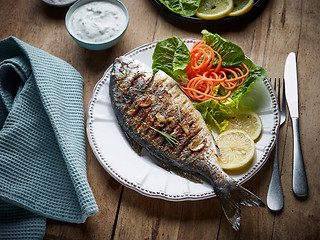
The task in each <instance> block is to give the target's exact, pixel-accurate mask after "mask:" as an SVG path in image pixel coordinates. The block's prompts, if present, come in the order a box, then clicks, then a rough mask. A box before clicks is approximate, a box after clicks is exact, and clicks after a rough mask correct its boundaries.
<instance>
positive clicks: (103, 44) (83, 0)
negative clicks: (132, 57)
mask: <svg viewBox="0 0 320 240" xmlns="http://www.w3.org/2000/svg"><path fill="white" fill-rule="evenodd" d="M91 2H108V3H111V4H113V5H116V6H118V7H120V9H121V10H122V11H123V13H124V15H125V19H119V20H118V21H125V24H124V27H123V28H122V29H121V31H120V32H119V33H118V34H116V35H115V36H113V37H112V38H109V39H107V40H105V41H99V42H94V40H92V41H88V40H84V39H81V38H80V37H79V36H77V34H76V33H75V31H73V29H72V27H71V23H70V20H71V17H72V14H74V12H75V11H76V10H77V9H78V8H79V7H81V6H83V5H84V4H87V3H91ZM65 24H66V28H67V30H68V32H69V34H70V36H71V37H72V38H73V39H74V40H75V41H76V42H77V43H78V44H79V45H81V46H82V47H84V48H87V49H90V50H105V49H108V48H110V47H112V46H114V45H115V44H116V43H118V42H119V40H120V39H121V38H122V36H123V35H124V33H125V31H126V30H127V27H128V25H129V13H128V10H127V8H126V7H125V5H124V4H123V3H122V2H121V1H119V0H103V1H101V0H100V1H97V0H79V1H77V2H76V3H74V4H73V5H72V6H71V7H70V8H69V10H68V12H67V14H66V17H65Z"/></svg>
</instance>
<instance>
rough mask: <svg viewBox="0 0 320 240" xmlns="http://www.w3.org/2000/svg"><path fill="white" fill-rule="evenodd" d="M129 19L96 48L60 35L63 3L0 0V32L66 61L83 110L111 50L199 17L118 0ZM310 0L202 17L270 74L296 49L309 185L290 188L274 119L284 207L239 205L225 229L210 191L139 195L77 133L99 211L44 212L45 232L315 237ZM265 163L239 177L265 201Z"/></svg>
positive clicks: (318, 213)
mask: <svg viewBox="0 0 320 240" xmlns="http://www.w3.org/2000/svg"><path fill="white" fill-rule="evenodd" d="M123 3H124V4H125V5H126V7H127V8H128V11H129V14H130V23H129V27H128V30H127V32H126V34H125V36H124V37H123V39H122V40H121V41H120V42H119V43H118V44H117V45H116V46H115V47H113V48H111V49H109V50H105V51H99V52H94V51H89V50H86V49H83V48H82V47H80V46H79V45H77V44H76V43H75V42H74V41H73V40H72V39H71V37H70V36H69V35H68V33H67V31H66V28H65V25H64V17H65V14H66V12H67V9H68V8H54V7H50V6H48V5H46V4H44V3H43V2H41V1H39V0H15V1H7V0H0V6H1V10H0V38H1V39H3V38H6V37H9V36H16V37H18V38H19V39H21V40H23V41H25V42H27V43H29V44H31V45H33V46H35V47H38V48H41V49H43V50H45V51H47V52H49V53H51V54H53V55H55V56H57V57H59V58H61V59H63V60H65V61H66V62H68V63H70V64H71V65H73V66H74V67H75V68H76V69H77V70H78V71H79V72H80V73H81V75H82V77H83V79H84V89H83V99H84V110H85V111H86V110H87V105H88V102H89V100H90V98H91V95H92V90H93V88H94V86H95V84H96V83H97V82H98V80H99V79H100V78H101V77H102V76H103V73H104V71H105V70H106V69H107V68H108V66H110V64H111V63H112V62H113V60H114V58H115V57H116V56H119V55H122V54H125V53H126V52H128V51H130V50H132V49H133V48H136V47H138V46H140V45H143V44H146V43H149V42H152V41H156V40H161V39H164V38H167V37H171V36H174V35H176V36H179V37H181V38H200V37H201V36H200V31H201V30H202V29H203V28H204V26H201V25H199V26H194V25H188V24H181V23H177V22H175V21H173V20H172V19H170V18H168V17H167V16H166V15H164V14H162V13H160V12H159V11H158V9H157V8H155V6H154V4H153V3H152V1H148V0H137V1H131V0H123ZM319 23H320V1H318V0H310V1H303V0H292V1H289V0H270V1H269V2H268V4H267V6H266V8H265V9H264V10H263V12H262V13H261V14H260V15H259V16H257V17H255V18H254V19H252V20H251V21H247V22H239V23H234V24H233V25H231V26H205V28H207V29H208V30H209V31H211V32H217V33H219V34H220V35H221V36H223V37H224V38H226V39H228V40H231V41H233V42H235V43H237V44H238V45H239V46H241V47H242V49H243V50H244V52H245V53H246V54H247V56H249V57H250V58H251V59H252V60H253V61H254V62H256V63H257V64H259V65H261V66H263V67H264V68H265V69H266V70H267V71H268V73H269V77H270V78H283V68H284V63H285V60H286V57H287V55H288V53H289V52H291V51H293V52H295V53H296V54H297V63H298V77H299V101H300V102H299V105H300V131H301V141H302V151H303V154H304V159H305V165H306V171H307V175H308V181H309V195H308V197H306V198H297V197H295V196H294V195H293V192H292V179H291V178H292V151H293V146H292V124H291V120H290V118H289V115H288V120H287V122H286V123H285V124H284V126H283V127H281V129H280V133H279V139H280V146H279V148H280V166H281V180H282V184H283V189H284V200H285V203H284V209H283V210H282V211H281V212H280V213H277V214H275V213H272V212H270V211H269V210H268V209H267V208H264V209H260V208H249V207H243V208H242V220H241V228H240V230H239V231H238V232H236V231H234V230H233V229H232V228H231V226H230V224H229V223H228V222H227V220H226V219H225V217H224V216H223V213H222V210H221V207H220V205H219V203H218V200H217V199H216V198H212V199H207V200H201V201H186V202H169V201H164V200H160V199H153V198H148V197H145V196H143V195H141V194H139V193H137V192H135V191H134V190H131V189H128V188H125V187H123V186H121V185H120V184H119V183H118V182H117V181H116V180H114V179H113V178H112V177H111V176H110V175H109V174H108V173H107V172H106V171H105V170H104V169H103V168H102V167H101V165H100V164H99V163H98V161H97V160H96V158H95V156H94V154H93V152H92V150H91V148H90V146H89V144H88V143H87V171H88V179H89V184H90V186H91V188H92V191H93V193H94V196H95V198H96V201H97V203H98V206H99V213H98V214H96V215H95V216H92V217H89V218H88V219H87V221H86V222H85V223H83V224H70V223H63V222H59V221H54V220H48V221H47V232H46V236H45V239H70V240H71V239H72V240H73V239H319V235H320V207H319V198H320V184H319V172H320V164H319V159H318V158H319V156H320V148H319V147H318V144H319V141H320V127H319V126H320V121H319V115H320V97H319V89H320V81H319V77H318V74H317V73H318V72H319V67H318V65H319V57H320V50H319V49H320V48H319V39H320V27H319ZM273 156H274V153H272V154H271V156H270V159H269V161H268V162H267V163H266V165H265V166H264V167H263V168H262V169H261V170H260V171H259V172H258V173H257V174H256V175H255V176H254V177H253V178H252V179H251V180H250V181H248V182H247V183H245V184H244V186H245V187H246V188H248V189H249V190H250V191H252V192H254V193H256V194H257V195H259V196H260V197H261V198H262V199H263V200H264V201H265V202H266V196H267V190H268V185H269V181H270V178H271V172H272V159H273Z"/></svg>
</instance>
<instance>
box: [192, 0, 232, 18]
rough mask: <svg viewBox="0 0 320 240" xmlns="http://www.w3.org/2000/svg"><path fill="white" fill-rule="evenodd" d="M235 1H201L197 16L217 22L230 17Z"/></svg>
mask: <svg viewBox="0 0 320 240" xmlns="http://www.w3.org/2000/svg"><path fill="white" fill-rule="evenodd" d="M232 9H233V0H201V2H200V6H199V8H198V11H197V13H196V16H197V17H199V18H203V19H206V20H216V19H220V18H223V17H226V16H228V15H229V13H230V12H231V11H232Z"/></svg>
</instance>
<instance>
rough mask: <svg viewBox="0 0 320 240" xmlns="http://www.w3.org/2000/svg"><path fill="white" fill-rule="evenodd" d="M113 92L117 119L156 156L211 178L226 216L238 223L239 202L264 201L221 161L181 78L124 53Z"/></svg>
mask: <svg viewBox="0 0 320 240" xmlns="http://www.w3.org/2000/svg"><path fill="white" fill-rule="evenodd" d="M109 89H110V90H109V94H110V98H111V102H112V106H113V110H114V112H115V115H116V117H117V120H118V122H119V124H120V126H121V128H122V129H123V131H124V132H125V133H126V135H127V136H129V137H130V138H131V139H133V140H134V141H135V142H136V143H137V144H139V145H141V146H142V147H143V148H145V149H146V150H148V151H149V152H150V153H151V154H152V155H154V156H155V157H156V158H157V159H159V160H160V161H162V162H163V163H164V164H166V165H168V166H173V167H176V168H178V169H180V170H181V171H183V172H186V173H188V174H191V175H194V176H197V177H200V178H201V179H203V180H204V181H206V182H208V183H210V184H211V185H212V187H213V190H214V192H215V194H216V196H217V198H218V199H219V202H220V204H221V206H222V209H223V211H224V213H225V216H226V218H227V219H228V221H229V222H230V223H231V224H232V226H233V228H234V229H236V230H238V229H239V226H240V215H241V213H240V210H241V209H240V205H246V206H260V207H263V206H265V205H264V203H263V202H262V201H261V200H260V199H259V198H258V197H257V196H255V195H254V194H252V193H251V192H250V191H248V190H246V189H245V188H243V187H241V186H240V185H238V184H237V183H236V181H235V180H234V179H232V178H231V177H230V176H229V175H227V174H226V173H225V172H224V171H223V170H222V169H221V167H220V166H219V164H218V159H219V148H218V146H217V144H216V143H215V141H214V138H213V136H212V133H211V131H210V130H209V129H208V127H207V125H206V123H205V122H204V120H203V118H202V116H201V114H200V112H199V111H197V110H196V109H195V108H194V107H193V104H192V102H191V101H190V99H189V98H188V97H187V95H186V94H185V93H184V92H183V90H181V88H180V86H179V84H177V83H176V81H174V80H173V79H172V78H170V77H169V76H168V75H167V74H165V73H164V72H162V71H158V72H157V73H156V74H155V75H154V76H153V71H152V69H151V68H149V67H148V66H146V65H144V64H143V63H141V62H139V61H138V60H136V59H132V58H128V57H125V56H122V57H119V58H117V59H116V60H115V62H114V65H113V71H112V73H111V77H110V88H109Z"/></svg>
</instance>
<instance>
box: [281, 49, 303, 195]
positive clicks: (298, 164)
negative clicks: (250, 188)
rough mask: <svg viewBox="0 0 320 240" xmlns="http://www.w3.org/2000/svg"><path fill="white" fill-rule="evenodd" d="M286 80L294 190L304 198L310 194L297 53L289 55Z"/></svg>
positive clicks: (285, 71) (285, 73)
mask: <svg viewBox="0 0 320 240" xmlns="http://www.w3.org/2000/svg"><path fill="white" fill-rule="evenodd" d="M284 80H285V85H286V91H285V92H286V99H287V103H288V108H289V112H290V116H291V120H292V129H293V173H292V189H293V192H294V194H295V195H296V196H299V197H303V196H306V195H307V194H308V182H307V175H306V171H305V168H304V161H303V155H302V150H301V145H300V135H299V110H298V106H299V104H298V78H297V65H296V55H295V53H293V52H291V53H289V55H288V57H287V60H286V64H285V69H284Z"/></svg>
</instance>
